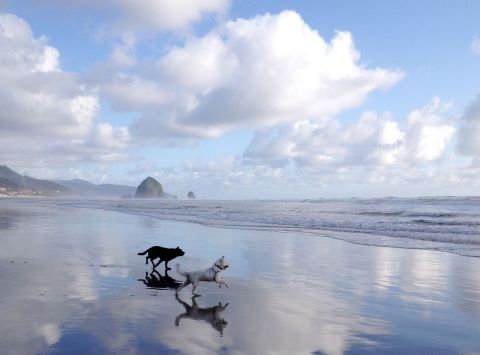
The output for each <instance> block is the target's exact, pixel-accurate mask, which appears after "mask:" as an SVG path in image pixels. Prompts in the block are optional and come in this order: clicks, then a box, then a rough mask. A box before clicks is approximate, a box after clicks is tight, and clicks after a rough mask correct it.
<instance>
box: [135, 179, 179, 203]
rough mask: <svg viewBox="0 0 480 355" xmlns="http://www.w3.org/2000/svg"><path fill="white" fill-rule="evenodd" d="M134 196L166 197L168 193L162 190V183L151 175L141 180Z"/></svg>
mask: <svg viewBox="0 0 480 355" xmlns="http://www.w3.org/2000/svg"><path fill="white" fill-rule="evenodd" d="M135 197H136V198H168V197H170V195H169V194H167V193H165V191H163V187H162V185H161V184H160V183H159V182H158V181H157V180H155V179H154V178H152V177H151V176H149V177H147V178H146V179H145V180H143V181H142V183H141V184H140V185H138V187H137V191H136V192H135Z"/></svg>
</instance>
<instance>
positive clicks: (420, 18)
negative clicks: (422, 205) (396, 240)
mask: <svg viewBox="0 0 480 355" xmlns="http://www.w3.org/2000/svg"><path fill="white" fill-rule="evenodd" d="M479 13H480V2H478V1H474V0H471V1H469V0H462V1H455V2H453V1H439V0H422V1H412V0H402V1H400V0H398V1H397V0H395V1H381V0H376V1H373V0H366V1H329V0H318V1H313V0H310V1H303V0H299V1H278V0H277V1H262V2H259V1H253V0H203V1H199V0H142V1H138V0H105V1H101V2H99V1H94V0H82V1H79V0H70V1H61V0H43V1H38V0H24V1H8V0H0V63H1V66H0V147H1V148H0V164H1V165H8V166H9V167H10V168H12V169H14V170H16V171H18V172H20V173H22V174H26V175H30V176H33V177H37V178H43V179H74V178H81V179H86V180H89V181H91V182H93V183H106V182H108V183H117V184H126V185H131V186H137V185H138V184H139V183H140V182H141V181H142V180H143V179H144V178H145V177H147V176H153V177H155V178H156V179H157V180H159V181H160V182H161V183H162V185H163V186H164V189H165V190H166V191H167V192H169V193H172V194H176V195H178V196H179V197H180V198H182V197H186V194H187V192H188V191H190V190H192V191H194V192H195V194H196V195H197V197H199V198H206V199H210V198H211V199H243V198H262V199H283V198H299V199H303V198H348V197H383V196H402V197H403V196H405V197H408V196H440V195H478V191H480V190H479V188H480V179H479V178H478V176H480V175H479V174H480V85H479V84H480V22H479V21H478V14H479Z"/></svg>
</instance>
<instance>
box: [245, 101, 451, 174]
mask: <svg viewBox="0 0 480 355" xmlns="http://www.w3.org/2000/svg"><path fill="white" fill-rule="evenodd" d="M448 108H449V105H448V104H442V103H441V102H440V100H439V99H438V98H434V99H433V100H432V103H431V104H429V105H426V106H425V107H423V108H421V109H418V110H414V111H412V112H411V113H410V114H409V115H408V117H407V119H406V122H405V124H404V125H403V126H404V127H402V125H401V124H400V123H399V122H397V121H395V120H394V118H393V117H392V116H391V115H390V114H388V113H386V114H384V115H383V116H378V115H377V114H376V113H374V112H365V113H363V114H362V116H361V117H360V118H359V120H358V121H355V122H351V123H348V124H341V123H340V122H338V121H337V120H335V119H325V120H324V121H323V122H312V121H304V122H299V123H295V124H288V125H285V126H283V127H281V128H274V129H271V130H266V131H258V132H257V133H256V135H255V137H254V138H253V139H252V141H251V143H250V145H249V146H248V147H247V149H246V150H245V153H244V158H245V159H246V162H247V163H253V164H264V165H268V166H274V167H275V166H286V165H288V164H289V163H290V162H292V161H293V162H295V163H296V164H297V165H299V166H303V167H317V168H320V167H324V168H325V167H341V166H361V165H379V166H382V165H393V164H408V163H410V162H414V161H431V160H436V159H439V158H441V157H442V156H443V154H444V153H445V151H446V148H447V146H448V143H449V142H450V140H451V138H452V136H453V133H454V131H455V128H454V126H453V124H452V123H450V121H449V120H448V119H446V118H444V117H443V116H442V115H444V114H445V113H446V110H448Z"/></svg>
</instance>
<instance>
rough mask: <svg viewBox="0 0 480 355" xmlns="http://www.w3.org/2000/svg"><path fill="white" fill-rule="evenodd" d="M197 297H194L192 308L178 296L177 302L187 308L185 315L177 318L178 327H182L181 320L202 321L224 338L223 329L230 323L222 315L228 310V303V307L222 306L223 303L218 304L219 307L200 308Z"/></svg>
mask: <svg viewBox="0 0 480 355" xmlns="http://www.w3.org/2000/svg"><path fill="white" fill-rule="evenodd" d="M196 297H198V296H193V297H192V305H191V306H190V305H189V304H188V303H187V302H185V301H182V300H181V299H180V298H179V297H178V296H177V297H176V299H177V301H178V302H179V303H180V304H181V305H183V307H184V308H185V313H182V314H179V315H178V316H177V317H176V318H175V325H176V326H177V327H178V326H179V325H180V320H181V319H183V318H188V319H194V320H202V321H205V322H207V323H210V325H211V326H212V327H213V328H215V329H216V330H217V331H219V332H220V335H221V336H222V335H223V329H224V328H225V327H226V326H227V324H228V322H227V321H226V320H225V319H223V318H222V317H221V316H220V313H222V312H223V311H224V310H225V308H227V306H228V303H227V304H226V305H222V303H221V302H218V305H217V306H213V307H206V308H200V307H198V304H197V302H196V301H195V298H196Z"/></svg>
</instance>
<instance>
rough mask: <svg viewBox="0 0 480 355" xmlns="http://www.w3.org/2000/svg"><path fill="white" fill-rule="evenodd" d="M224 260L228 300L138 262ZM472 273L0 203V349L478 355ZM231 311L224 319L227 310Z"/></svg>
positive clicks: (258, 237) (316, 242) (440, 258)
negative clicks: (166, 253)
mask: <svg viewBox="0 0 480 355" xmlns="http://www.w3.org/2000/svg"><path fill="white" fill-rule="evenodd" d="M151 245H162V246H165V247H176V246H177V245H178V246H180V247H181V248H182V249H183V250H185V252H186V254H185V256H183V257H181V258H178V259H176V260H174V261H173V262H172V263H171V266H172V267H173V265H174V264H175V262H179V263H181V264H182V267H183V268H184V269H186V270H190V269H196V268H204V267H208V266H210V265H211V264H212V263H213V261H214V260H216V259H217V258H218V257H219V256H222V255H225V256H226V258H227V259H228V261H229V263H230V268H229V269H228V270H227V271H226V272H224V274H223V278H224V279H225V280H227V282H228V283H229V284H230V288H228V289H224V288H222V289H218V288H216V287H215V286H214V285H213V284H211V283H203V284H201V285H200V287H199V289H198V292H199V293H201V294H202V297H198V298H194V299H192V297H191V291H190V290H191V288H190V287H187V288H186V289H184V290H183V291H182V292H181V293H180V297H179V298H176V297H175V291H174V288H173V287H175V285H176V283H178V282H180V281H182V280H183V278H182V277H181V276H180V275H178V274H177V273H176V272H175V271H174V270H171V271H169V272H168V276H169V278H167V277H165V274H164V269H163V264H162V265H160V266H159V267H158V268H157V269H158V272H159V273H158V274H156V273H153V274H150V272H151V266H150V265H145V258H144V257H142V256H137V252H140V251H143V250H145V249H146V248H147V247H149V246H151ZM479 269H480V259H479V258H468V257H461V256H457V255H454V254H449V253H442V252H437V251H426V250H405V249H392V248H381V247H368V246H362V245H354V244H349V243H345V242H342V241H338V240H333V239H328V238H320V237H315V236H305V235H299V234H296V233H276V232H275V233H274V232H269V231H255V230H232V229H222V228H212V227H205V226H200V225H195V224H189V223H180V222H165V221H161V220H157V219H154V218H150V217H142V216H133V215H126V214H120V213H116V212H108V211H101V210H90V209H80V208H69V207H55V206H51V205H45V204H43V203H42V202H41V200H39V201H20V200H14V201H13V200H0V275H1V277H0V319H1V320H2V322H0V349H2V350H1V352H2V353H5V354H37V353H53V354H59V353H68V354H75V353H77V354H86V353H89V354H96V353H120V352H121V353H141V354H149V353H175V352H180V353H190V354H203V353H245V354H265V353H268V352H272V353H285V354H292V353H295V354H301V353H312V352H316V353H326V354H342V353H363V352H367V351H368V352H378V353H389V352H393V353H399V354H405V353H416V354H418V353H436V354H439V353H472V352H480V340H479V339H480V273H479V272H478V270H479ZM227 304H228V305H227Z"/></svg>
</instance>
